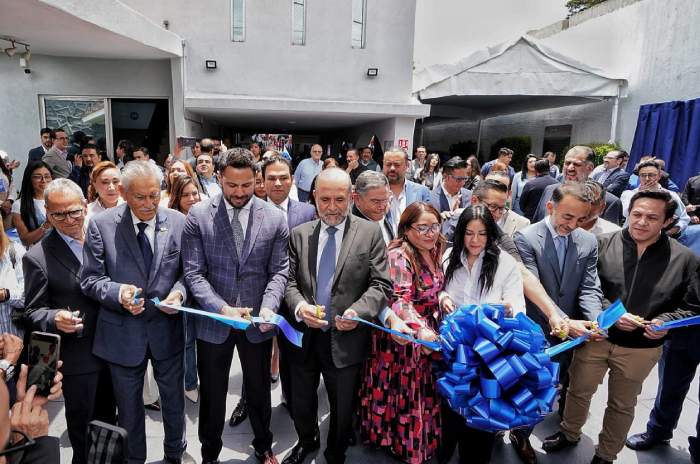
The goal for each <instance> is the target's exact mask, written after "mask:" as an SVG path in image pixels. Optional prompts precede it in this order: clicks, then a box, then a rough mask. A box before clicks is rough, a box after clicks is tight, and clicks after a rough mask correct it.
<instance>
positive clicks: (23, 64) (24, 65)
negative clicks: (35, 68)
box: [19, 56, 32, 74]
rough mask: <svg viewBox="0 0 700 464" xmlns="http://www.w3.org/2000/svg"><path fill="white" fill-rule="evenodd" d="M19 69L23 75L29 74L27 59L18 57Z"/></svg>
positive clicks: (30, 71)
mask: <svg viewBox="0 0 700 464" xmlns="http://www.w3.org/2000/svg"><path fill="white" fill-rule="evenodd" d="M19 67H20V68H22V69H23V70H24V74H31V73H32V70H31V68H30V67H29V59H28V58H25V57H23V56H22V57H20V59H19Z"/></svg>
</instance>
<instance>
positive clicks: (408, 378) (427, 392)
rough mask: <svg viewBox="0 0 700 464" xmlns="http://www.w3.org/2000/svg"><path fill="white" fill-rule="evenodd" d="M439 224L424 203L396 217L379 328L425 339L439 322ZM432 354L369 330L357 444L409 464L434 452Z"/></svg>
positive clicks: (436, 414) (436, 401)
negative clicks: (386, 306) (386, 303)
mask: <svg viewBox="0 0 700 464" xmlns="http://www.w3.org/2000/svg"><path fill="white" fill-rule="evenodd" d="M441 222H442V221H441V218H440V214H439V213H438V211H436V210H435V208H433V207H432V206H431V205H430V204H428V203H422V202H416V203H413V204H411V205H410V206H409V207H408V208H406V210H405V211H404V213H403V214H402V215H401V220H400V222H399V227H398V234H397V239H396V240H394V241H392V242H391V243H390V244H389V247H388V252H387V256H388V263H389V274H390V276H391V279H392V281H393V283H394V296H393V298H392V300H391V301H390V304H391V305H390V310H389V311H386V312H387V313H388V316H387V317H386V319H385V324H386V325H387V326H389V327H391V328H392V329H395V330H399V331H400V332H404V333H411V334H412V335H414V336H415V337H417V338H420V339H423V340H428V341H433V340H436V339H437V332H438V328H439V323H440V320H441V318H442V316H441V314H442V313H441V311H440V309H439V307H438V298H437V295H438V293H439V292H440V291H441V290H442V287H443V283H444V276H443V271H442V269H441V266H440V258H441V256H442V253H443V251H444V246H445V241H444V238H443V237H442V236H441V235H440V229H441V225H442V224H441ZM433 356H434V354H433V353H432V352H430V351H429V350H427V349H425V348H421V347H420V346H419V345H415V344H412V343H406V340H404V339H402V338H399V337H392V336H389V335H387V334H386V333H384V332H381V331H375V332H374V334H373V339H372V353H371V355H370V357H369V358H368V360H367V362H366V364H365V369H364V378H363V383H362V387H361V389H360V419H361V436H362V440H363V441H364V442H365V443H367V444H370V445H374V446H378V447H382V448H386V449H387V450H388V451H389V452H390V453H391V454H393V455H395V456H396V457H397V458H399V459H401V460H402V461H404V462H407V463H411V464H414V463H415V464H417V463H422V462H424V461H427V460H428V459H430V458H431V457H432V456H433V455H434V454H435V453H436V452H437V449H438V444H439V442H440V398H439V396H438V392H437V388H436V383H435V377H434V375H433V371H432V362H433Z"/></svg>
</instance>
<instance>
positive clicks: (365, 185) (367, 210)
mask: <svg viewBox="0 0 700 464" xmlns="http://www.w3.org/2000/svg"><path fill="white" fill-rule="evenodd" d="M390 196H391V193H390V192H389V181H388V180H387V178H386V176H385V175H384V174H382V173H381V172H376V171H366V172H363V173H362V174H360V175H359V176H358V177H357V181H356V182H355V188H354V190H353V193H352V202H353V206H352V214H354V215H355V216H357V217H360V218H362V219H366V220H368V221H371V222H376V223H377V224H378V225H379V228H380V229H381V231H382V237H383V238H384V242H385V243H386V244H389V242H390V241H392V240H393V239H394V238H395V237H396V234H395V233H394V228H393V227H392V226H391V223H390V222H389V220H388V219H387V213H386V208H387V205H388V204H389V198H390Z"/></svg>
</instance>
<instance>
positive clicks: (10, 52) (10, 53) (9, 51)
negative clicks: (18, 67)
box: [5, 40, 17, 58]
mask: <svg viewBox="0 0 700 464" xmlns="http://www.w3.org/2000/svg"><path fill="white" fill-rule="evenodd" d="M15 53H17V47H15V41H14V40H13V41H12V46H11V47H8V48H6V49H5V54H6V55H7V56H9V57H10V58H12V57H13V56H15Z"/></svg>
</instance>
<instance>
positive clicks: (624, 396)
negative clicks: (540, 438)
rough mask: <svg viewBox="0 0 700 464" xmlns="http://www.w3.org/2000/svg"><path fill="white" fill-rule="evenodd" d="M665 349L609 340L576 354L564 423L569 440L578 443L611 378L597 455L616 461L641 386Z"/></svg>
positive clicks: (632, 417) (581, 349)
mask: <svg viewBox="0 0 700 464" xmlns="http://www.w3.org/2000/svg"><path fill="white" fill-rule="evenodd" d="M661 351H662V347H661V346H659V347H658V348H625V347H622V346H618V345H614V344H612V343H610V342H609V341H607V340H602V341H599V342H589V343H586V344H585V345H583V346H581V347H580V348H578V349H577V350H576V351H575V352H574V359H573V361H572V363H571V367H570V369H569V375H570V382H569V392H568V393H567V396H566V406H565V408H564V416H563V420H562V422H561V429H562V432H563V433H564V435H565V436H566V438H567V439H568V440H571V441H578V440H579V438H580V437H581V429H582V428H583V425H584V424H585V423H586V419H587V417H588V411H589V408H590V405H591V398H592V397H593V394H595V392H596V390H598V385H600V384H601V383H602V382H603V378H604V377H605V373H606V372H608V370H609V371H610V375H609V378H608V405H607V407H606V408H605V416H604V417H603V430H601V432H600V435H599V436H598V446H597V447H596V454H597V455H598V457H600V458H602V459H605V460H607V461H613V460H614V459H615V458H616V457H617V454H618V453H619V452H620V451H621V450H622V447H623V446H624V445H625V440H626V439H627V432H629V429H630V427H631V426H632V420H633V419H634V408H635V406H636V405H637V396H639V393H641V391H642V384H643V383H644V379H646V378H647V376H648V375H649V372H651V369H652V368H653V367H654V365H655V364H656V362H657V361H658V360H659V357H660V356H661Z"/></svg>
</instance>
